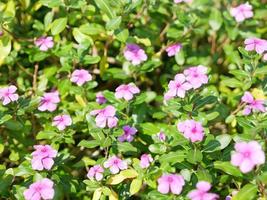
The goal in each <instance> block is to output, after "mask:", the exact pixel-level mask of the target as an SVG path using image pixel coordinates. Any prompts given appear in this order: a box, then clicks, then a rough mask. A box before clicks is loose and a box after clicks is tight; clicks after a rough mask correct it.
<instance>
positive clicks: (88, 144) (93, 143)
mask: <svg viewBox="0 0 267 200" xmlns="http://www.w3.org/2000/svg"><path fill="white" fill-rule="evenodd" d="M99 145H100V143H99V141H97V140H91V141H87V140H82V141H81V142H80V143H79V144H78V146H79V147H86V148H89V149H90V148H95V147H97V146H99Z"/></svg>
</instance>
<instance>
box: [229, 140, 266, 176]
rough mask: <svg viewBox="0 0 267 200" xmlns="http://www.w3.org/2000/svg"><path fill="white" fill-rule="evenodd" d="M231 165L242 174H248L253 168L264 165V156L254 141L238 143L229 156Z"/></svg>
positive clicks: (259, 146)
mask: <svg viewBox="0 0 267 200" xmlns="http://www.w3.org/2000/svg"><path fill="white" fill-rule="evenodd" d="M231 163H232V165H234V166H238V167H239V168H240V171H241V172H243V173H248V172H250V171H251V170H252V169H253V168H254V167H255V166H257V165H261V164H264V163H265V154H264V151H263V150H262V147H261V145H260V144H259V143H258V142H256V141H250V142H238V143H236V144H235V151H234V152H233V154H232V156H231Z"/></svg>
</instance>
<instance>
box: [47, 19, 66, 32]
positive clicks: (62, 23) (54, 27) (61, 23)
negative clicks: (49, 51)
mask: <svg viewBox="0 0 267 200" xmlns="http://www.w3.org/2000/svg"><path fill="white" fill-rule="evenodd" d="M66 25H67V18H65V17H64V18H59V19H56V20H54V21H53V22H52V24H51V33H52V35H57V34H59V33H61V32H62V31H63V30H64V29H65V28H66Z"/></svg>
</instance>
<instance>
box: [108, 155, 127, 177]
mask: <svg viewBox="0 0 267 200" xmlns="http://www.w3.org/2000/svg"><path fill="white" fill-rule="evenodd" d="M104 167H105V168H109V170H110V172H111V173H112V174H117V173H118V172H119V171H120V170H124V169H127V168H128V165H127V162H126V161H124V160H121V159H120V158H118V157H117V156H112V157H110V158H109V159H108V160H107V161H105V162H104Z"/></svg>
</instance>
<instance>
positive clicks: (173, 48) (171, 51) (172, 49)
mask: <svg viewBox="0 0 267 200" xmlns="http://www.w3.org/2000/svg"><path fill="white" fill-rule="evenodd" d="M181 48H182V45H181V44H179V43H175V44H172V45H170V46H169V47H167V48H166V52H167V53H168V56H169V57H171V56H174V55H175V54H177V53H178V52H179V51H180V50H181Z"/></svg>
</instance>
